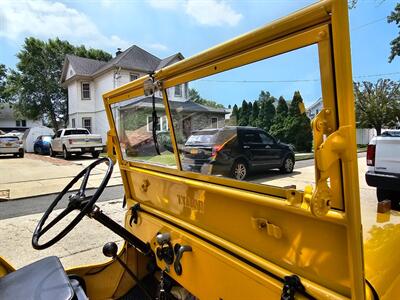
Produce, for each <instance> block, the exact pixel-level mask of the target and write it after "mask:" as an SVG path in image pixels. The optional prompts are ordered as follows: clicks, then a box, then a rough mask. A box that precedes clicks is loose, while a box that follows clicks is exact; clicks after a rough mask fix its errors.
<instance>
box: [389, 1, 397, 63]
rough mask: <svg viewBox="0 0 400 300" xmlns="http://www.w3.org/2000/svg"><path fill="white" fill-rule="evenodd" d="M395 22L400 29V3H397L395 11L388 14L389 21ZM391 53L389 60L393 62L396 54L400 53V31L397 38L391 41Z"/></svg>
mask: <svg viewBox="0 0 400 300" xmlns="http://www.w3.org/2000/svg"><path fill="white" fill-rule="evenodd" d="M392 22H395V23H396V25H397V27H398V28H399V29H400V3H397V5H396V7H395V8H394V11H392V13H391V14H390V16H388V23H392ZM390 46H391V53H390V56H389V62H392V61H393V59H394V58H395V57H396V56H399V55H400V31H399V33H398V35H397V37H396V38H394V39H393V40H392V41H391V42H390Z"/></svg>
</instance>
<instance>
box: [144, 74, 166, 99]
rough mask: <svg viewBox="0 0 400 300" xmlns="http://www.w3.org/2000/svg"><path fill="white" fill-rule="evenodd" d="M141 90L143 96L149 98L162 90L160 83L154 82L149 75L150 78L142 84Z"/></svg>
mask: <svg viewBox="0 0 400 300" xmlns="http://www.w3.org/2000/svg"><path fill="white" fill-rule="evenodd" d="M143 90H144V95H145V96H151V95H153V94H154V93H155V92H157V91H161V90H162V82H161V81H158V80H157V81H156V80H154V77H153V76H152V75H151V76H150V78H149V79H147V80H146V81H145V82H144V83H143Z"/></svg>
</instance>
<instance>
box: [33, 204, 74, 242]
mask: <svg viewBox="0 0 400 300" xmlns="http://www.w3.org/2000/svg"><path fill="white" fill-rule="evenodd" d="M73 210H74V207H72V206H70V205H68V206H67V207H66V208H65V209H64V210H63V211H62V212H61V213H60V214H59V215H57V217H55V218H54V219H53V220H51V222H50V223H49V224H47V225H46V226H45V227H44V228H43V229H42V231H41V232H40V235H43V234H45V233H46V232H47V231H48V230H49V229H50V228H52V227H53V226H54V225H55V224H57V223H58V222H60V221H61V220H62V219H63V218H64V217H66V216H67V215H69V213H70V212H72V211H73Z"/></svg>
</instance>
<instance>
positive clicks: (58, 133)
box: [55, 130, 62, 138]
mask: <svg viewBox="0 0 400 300" xmlns="http://www.w3.org/2000/svg"><path fill="white" fill-rule="evenodd" d="M61 132H62V130H59V131H57V133H56V136H55V137H56V138H59V137H60V136H61Z"/></svg>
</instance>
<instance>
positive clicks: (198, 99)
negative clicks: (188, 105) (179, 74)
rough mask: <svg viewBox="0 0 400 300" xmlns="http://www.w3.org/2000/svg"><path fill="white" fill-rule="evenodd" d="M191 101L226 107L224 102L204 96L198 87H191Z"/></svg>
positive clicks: (209, 105)
mask: <svg viewBox="0 0 400 300" xmlns="http://www.w3.org/2000/svg"><path fill="white" fill-rule="evenodd" d="M189 101H193V102H196V103H198V104H201V105H204V106H208V107H213V108H224V106H223V105H222V104H219V103H217V102H215V101H212V100H207V99H204V98H202V97H201V96H200V94H199V92H198V91H197V90H196V89H191V88H189Z"/></svg>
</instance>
